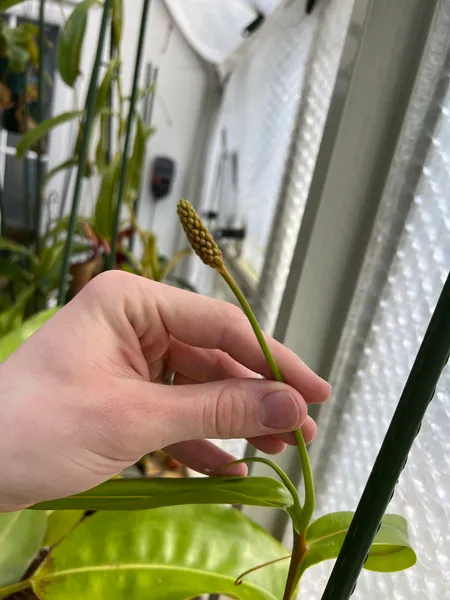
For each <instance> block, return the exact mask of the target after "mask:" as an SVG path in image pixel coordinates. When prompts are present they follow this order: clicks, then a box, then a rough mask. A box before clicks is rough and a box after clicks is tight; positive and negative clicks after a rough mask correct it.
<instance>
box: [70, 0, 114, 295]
mask: <svg viewBox="0 0 450 600" xmlns="http://www.w3.org/2000/svg"><path fill="white" fill-rule="evenodd" d="M111 2H112V0H105V2H104V4H103V15H102V22H101V25H100V33H99V36H98V43H97V50H96V53H95V59H94V65H93V67H92V74H91V80H90V82H89V88H88V93H87V97H86V109H85V115H84V122H83V125H82V131H83V136H82V138H81V148H80V155H79V157H78V171H77V179H76V182H75V189H74V192H73V199H72V209H71V211H70V220H69V227H68V230H67V241H66V247H65V249H64V260H63V267H62V270H61V280H60V282H59V290H58V304H59V306H63V305H64V304H65V302H66V295H67V284H68V281H67V279H68V276H69V268H70V257H71V255H72V246H73V236H74V233H75V225H76V222H77V215H78V208H79V205H80V199H81V191H82V187H83V177H84V172H85V169H86V163H87V155H88V149H89V148H88V146H89V139H90V133H91V129H92V124H93V121H94V112H95V101H96V99H97V81H98V74H99V71H100V63H101V61H102V55H103V47H104V44H105V37H106V26H107V24H108V20H109V15H110V9H111Z"/></svg>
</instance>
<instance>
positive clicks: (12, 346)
mask: <svg viewBox="0 0 450 600" xmlns="http://www.w3.org/2000/svg"><path fill="white" fill-rule="evenodd" d="M56 311H57V309H56V308H50V309H48V310H44V311H42V312H39V313H37V314H35V315H34V316H33V317H31V318H30V319H27V320H26V321H25V322H24V323H22V325H21V326H20V327H17V328H16V329H14V330H13V331H10V332H9V333H8V334H7V335H5V336H4V337H2V338H0V363H1V362H3V361H4V360H6V359H7V358H8V356H9V355H10V354H12V353H13V352H14V351H15V350H17V348H18V347H19V346H20V345H21V344H23V342H24V341H25V340H27V339H28V338H29V337H31V336H32V335H33V333H35V332H36V331H37V330H38V329H39V327H41V325H43V324H44V323H45V321H47V320H48V319H50V317H52V316H53V315H54V314H55V313H56Z"/></svg>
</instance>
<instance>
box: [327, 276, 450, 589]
mask: <svg viewBox="0 0 450 600" xmlns="http://www.w3.org/2000/svg"><path fill="white" fill-rule="evenodd" d="M449 354H450V275H449V276H448V277H447V281H446V283H445V285H444V288H443V290H442V293H441V296H440V298H439V300H438V303H437V305H436V308H435V311H434V313H433V316H432V317H431V321H430V324H429V326H428V329H427V331H426V333H425V337H424V340H423V342H422V344H421V346H420V349H419V353H418V354H417V358H416V360H415V362H414V365H413V367H412V369H411V372H410V374H409V377H408V380H407V382H406V385H405V388H404V390H403V393H402V395H401V397H400V401H399V403H398V405H397V409H396V411H395V413H394V416H393V418H392V421H391V424H390V426H389V429H388V431H387V433H386V436H385V438H384V441H383V444H382V446H381V449H380V452H379V453H378V456H377V459H376V461H375V464H374V466H373V469H372V472H371V474H370V476H369V479H368V481H367V484H366V487H365V489H364V492H363V494H362V496H361V499H360V501H359V504H358V508H357V509H356V512H355V516H354V517H353V520H352V523H351V525H350V528H349V530H348V533H347V535H346V537H345V540H344V543H343V545H342V548H341V551H340V553H339V556H338V558H337V560H336V563H335V565H334V568H333V571H332V573H331V575H330V579H329V580H328V584H327V587H326V589H325V592H324V593H323V596H322V600H348V598H350V596H351V594H352V593H353V590H354V588H355V586H356V582H357V579H358V577H359V574H360V572H361V569H362V568H363V565H364V562H365V560H366V557H367V554H368V552H369V549H370V546H371V544H372V541H373V539H374V537H375V535H376V533H377V531H378V528H379V525H380V521H381V519H382V517H383V515H384V513H385V511H386V508H387V506H388V504H389V502H390V501H391V499H392V496H393V494H394V490H395V486H396V485H397V482H398V479H399V477H400V474H401V472H402V470H403V468H404V466H405V464H406V461H407V458H408V454H409V451H410V449H411V446H412V445H413V442H414V439H415V437H416V435H417V434H418V433H419V429H420V426H421V423H422V419H423V417H424V415H425V412H426V410H427V408H428V405H429V403H430V402H431V400H432V398H433V396H434V393H435V390H436V385H437V383H438V381H439V378H440V376H441V373H442V371H443V369H444V366H445V365H446V363H447V362H448V359H449Z"/></svg>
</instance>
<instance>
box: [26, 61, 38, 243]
mask: <svg viewBox="0 0 450 600" xmlns="http://www.w3.org/2000/svg"><path fill="white" fill-rule="evenodd" d="M28 117H29V110H28V67H27V70H26V71H25V100H24V105H23V125H24V128H23V130H24V133H27V131H28ZM23 184H24V187H25V211H26V212H25V222H26V226H27V230H28V231H30V230H32V222H31V214H32V210H31V206H32V204H31V194H30V162H29V160H28V152H25V156H24V157H23ZM36 187H37V183H36ZM36 191H37V195H36V199H37V201H38V202H39V201H40V194H39V188H38V189H37V190H36ZM38 233H39V232H38Z"/></svg>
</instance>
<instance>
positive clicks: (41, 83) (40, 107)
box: [36, 0, 45, 256]
mask: <svg viewBox="0 0 450 600" xmlns="http://www.w3.org/2000/svg"><path fill="white" fill-rule="evenodd" d="M44 27H45V0H40V4H39V34H38V45H39V66H38V98H37V115H36V116H37V122H38V123H41V122H42V121H43V119H44V90H45V64H44V54H45V31H44ZM42 181H43V173H42V143H41V141H40V140H39V141H38V145H37V161H36V254H37V255H38V256H39V254H40V251H41V238H40V231H41V215H42Z"/></svg>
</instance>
